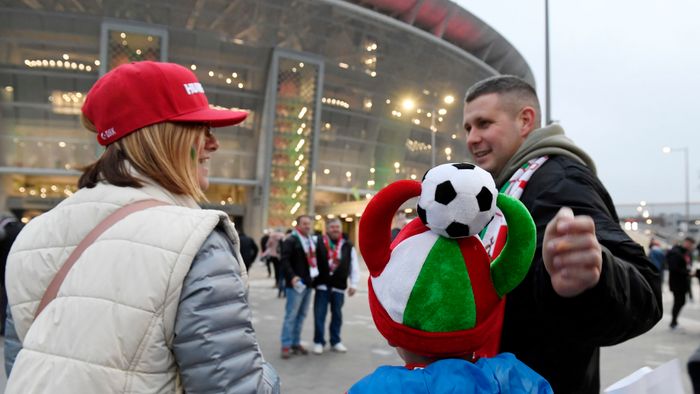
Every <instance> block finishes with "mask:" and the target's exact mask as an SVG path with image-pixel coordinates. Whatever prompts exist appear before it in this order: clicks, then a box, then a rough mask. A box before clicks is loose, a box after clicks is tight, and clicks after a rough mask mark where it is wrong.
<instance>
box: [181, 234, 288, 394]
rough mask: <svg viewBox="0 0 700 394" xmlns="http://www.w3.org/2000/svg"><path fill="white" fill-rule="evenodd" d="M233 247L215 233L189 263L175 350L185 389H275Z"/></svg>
mask: <svg viewBox="0 0 700 394" xmlns="http://www.w3.org/2000/svg"><path fill="white" fill-rule="evenodd" d="M234 256H235V255H234V253H233V245H232V244H231V243H230V241H229V240H228V238H226V237H225V236H224V235H223V234H222V233H220V232H219V230H218V229H217V230H215V231H213V232H212V233H211V234H210V235H209V237H208V238H207V240H206V241H205V242H204V244H203V245H202V247H201V249H200V250H199V252H197V255H196V256H195V258H194V261H193V262H192V267H191V268H190V271H189V273H188V274H187V277H186V278H185V281H184V283H183V287H182V294H181V295H180V305H179V306H178V310H177V316H176V319H175V338H174V340H173V352H174V354H175V361H176V362H177V364H178V366H179V368H180V375H181V378H182V383H183V386H184V389H185V392H186V393H188V394H193V393H202V394H205V393H279V387H280V382H279V377H278V376H277V372H276V371H275V369H274V368H273V367H272V366H271V365H270V364H268V363H266V362H265V360H264V359H263V356H262V353H261V351H260V347H259V345H258V341H257V338H256V337H255V331H254V330H253V325H252V323H251V319H252V315H251V310H250V307H249V306H248V301H247V297H246V288H245V284H244V283H243V281H242V280H241V271H240V266H239V263H238V262H237V261H236V258H235V257H234Z"/></svg>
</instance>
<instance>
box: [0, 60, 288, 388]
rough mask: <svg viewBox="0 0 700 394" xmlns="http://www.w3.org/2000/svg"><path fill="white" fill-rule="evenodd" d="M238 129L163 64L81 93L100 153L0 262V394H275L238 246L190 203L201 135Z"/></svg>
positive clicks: (184, 76) (237, 115)
mask: <svg viewBox="0 0 700 394" xmlns="http://www.w3.org/2000/svg"><path fill="white" fill-rule="evenodd" d="M245 117H246V113H245V112H240V111H230V110H217V109H212V108H210V107H209V103H208V101H207V98H206V96H205V93H204V89H203V87H202V85H201V84H200V83H199V82H198V81H197V78H196V77H195V75H194V74H193V73H192V72H191V71H190V70H189V69H187V68H185V67H182V66H180V65H177V64H173V63H158V62H150V61H145V62H136V63H130V64H124V65H121V66H119V67H117V68H115V69H113V70H111V71H110V72H108V73H107V74H105V75H104V76H103V77H102V78H100V79H99V80H98V81H97V82H96V83H95V85H94V86H93V87H92V88H91V89H90V91H89V92H88V94H87V99H86V100H85V104H84V105H83V107H82V118H81V120H82V122H83V124H84V125H85V127H86V128H87V129H88V130H90V131H92V132H95V133H96V134H97V141H98V142H99V143H100V144H101V145H102V146H104V147H105V150H104V152H103V153H102V155H101V156H100V157H99V158H98V159H97V161H96V162H94V163H92V164H90V165H89V166H87V167H86V168H85V170H84V171H83V174H82V175H81V177H80V179H79V181H78V187H79V190H78V191H77V192H76V193H75V194H73V195H72V196H70V197H68V198H67V199H65V200H64V201H62V202H61V203H60V204H59V205H58V206H56V207H55V208H54V209H52V210H50V211H49V212H47V213H45V214H43V215H41V216H38V217H37V218H35V219H34V220H32V221H31V222H29V224H27V225H26V226H25V228H24V230H23V231H22V232H21V233H20V234H19V236H18V237H17V240H16V241H15V245H14V246H13V248H12V250H11V252H10V256H9V258H8V263H7V273H6V274H7V284H8V289H7V290H8V298H9V305H10V310H11V316H9V319H8V326H9V327H11V330H8V331H11V332H12V333H13V334H16V335H12V336H11V337H8V338H6V341H10V342H12V341H15V344H17V343H20V344H21V350H19V354H18V356H17V358H16V361H15V362H14V365H12V366H10V367H11V372H10V376H9V379H8V382H7V387H6V391H5V392H6V393H7V394H13V393H22V394H32V393H55V392H59V391H60V392H64V393H105V392H108V393H183V392H188V393H192V392H216V393H277V392H279V378H278V376H277V374H276V372H275V370H274V368H272V366H271V365H270V364H268V363H267V362H265V359H264V358H263V355H262V352H261V351H260V346H259V345H258V341H257V338H256V335H255V330H254V328H253V325H252V322H251V320H252V317H251V310H250V306H249V304H248V301H247V295H248V286H247V278H248V277H247V274H246V270H245V265H243V261H242V259H241V255H240V253H239V239H238V234H237V233H236V230H235V228H234V226H233V224H232V223H231V221H230V220H229V218H228V215H226V214H225V213H224V212H220V211H215V210H203V209H201V208H200V207H199V206H198V204H197V203H198V202H200V201H206V197H205V195H204V190H206V189H207V187H208V186H209V168H210V161H211V158H212V156H213V155H214V153H215V152H216V151H217V149H218V148H219V143H218V140H217V138H216V136H215V135H214V133H213V131H212V127H223V126H230V125H235V124H238V123H240V122H241V121H243V120H244V119H245ZM76 245H77V246H76ZM6 343H7V342H6Z"/></svg>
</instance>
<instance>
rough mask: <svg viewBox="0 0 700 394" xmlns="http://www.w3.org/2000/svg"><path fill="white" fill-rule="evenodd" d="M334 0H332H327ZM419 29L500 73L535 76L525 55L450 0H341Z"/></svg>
mask: <svg viewBox="0 0 700 394" xmlns="http://www.w3.org/2000/svg"><path fill="white" fill-rule="evenodd" d="M330 2H334V1H330ZM344 2H348V3H353V4H357V5H360V6H362V7H364V8H368V9H371V10H373V11H376V12H379V13H382V14H384V15H387V16H389V17H391V18H394V19H396V20H398V21H401V22H403V23H405V24H407V25H410V26H413V27H415V28H418V29H420V30H423V31H425V32H427V33H429V34H431V35H433V36H435V37H437V38H439V39H441V40H444V41H446V42H448V43H450V44H452V45H454V46H456V47H458V48H461V49H462V50H464V51H466V52H468V53H470V54H471V55H472V56H474V57H476V58H477V59H479V60H480V61H482V62H484V63H485V64H487V65H488V66H489V67H491V68H492V69H494V70H495V71H496V72H498V73H500V74H512V75H517V76H519V77H521V78H524V79H525V80H527V81H528V82H530V83H531V84H533V86H534V85H535V79H534V76H533V74H532V70H530V67H529V66H528V64H527V62H526V61H525V59H524V58H523V57H522V55H521V54H520V53H519V52H518V50H517V49H515V47H513V45H511V44H510V43H509V42H508V41H507V40H506V39H505V38H503V36H501V35H500V34H499V33H498V32H497V31H496V30H494V29H493V28H492V27H491V26H489V25H487V24H486V23H484V22H483V21H482V20H481V19H479V18H477V17H476V16H474V15H473V14H472V13H470V12H469V11H467V10H465V9H464V8H462V7H461V6H459V5H457V4H455V3H454V2H452V1H450V0H345V1H344Z"/></svg>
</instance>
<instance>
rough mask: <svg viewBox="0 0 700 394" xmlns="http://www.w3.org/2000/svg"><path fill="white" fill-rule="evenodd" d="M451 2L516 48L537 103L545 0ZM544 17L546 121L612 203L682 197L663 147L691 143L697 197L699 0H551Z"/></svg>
mask: <svg viewBox="0 0 700 394" xmlns="http://www.w3.org/2000/svg"><path fill="white" fill-rule="evenodd" d="M454 1H456V2H457V3H458V4H460V5H462V6H463V7H464V8H465V9H467V10H469V11H470V12H472V13H473V14H475V15H476V16H478V17H479V18H481V19H482V20H484V21H485V22H486V23H488V24H489V25H491V26H492V27H494V28H495V29H496V30H497V31H499V32H500V33H501V34H502V35H503V36H504V37H505V38H506V39H507V40H508V41H510V42H511V43H512V44H513V45H514V46H515V47H516V48H517V49H518V51H520V53H521V54H522V55H523V56H524V57H525V59H526V60H527V62H528V64H529V65H530V68H531V69H532V70H533V73H534V74H535V78H536V80H537V84H538V86H537V89H538V92H539V95H540V99H541V100H543V98H544V96H545V94H544V92H545V90H544V85H545V77H544V75H545V74H544V0H454ZM549 15H550V59H551V74H550V75H551V77H550V78H551V84H552V88H551V97H552V118H553V119H555V120H558V121H559V122H560V124H561V125H562V126H563V127H564V129H565V130H566V133H567V135H568V136H569V137H570V138H572V139H573V140H574V141H575V142H576V143H577V144H578V145H579V146H581V147H582V148H584V149H585V150H586V151H587V152H588V153H589V154H590V155H591V156H592V157H593V159H594V160H595V162H596V165H597V167H598V175H599V177H600V178H601V179H602V181H603V183H604V184H605V186H606V187H607V189H608V191H609V192H610V194H611V195H612V197H613V200H614V201H615V203H616V204H625V203H630V204H638V203H639V202H640V201H641V200H646V201H649V202H657V203H658V202H679V203H680V202H683V201H685V183H684V182H685V181H684V179H685V172H684V162H683V153H682V152H674V153H671V154H667V155H665V154H663V153H662V151H661V148H662V147H663V146H670V147H673V148H680V147H688V148H689V152H690V155H689V158H690V167H689V177H690V201H691V202H694V201H700V171H698V169H699V167H700V166H699V164H700V144H698V141H700V124H699V123H700V111H699V110H698V107H699V106H700V100H699V99H698V98H697V97H698V94H700V47H699V46H698V44H699V43H700V22H698V18H699V17H700V2H698V1H697V0H667V1H663V0H655V1H654V0H637V1H633V0H614V1H605V0H589V1H556V0H552V1H550V4H549ZM543 108H544V106H543ZM692 211H696V210H695V209H692Z"/></svg>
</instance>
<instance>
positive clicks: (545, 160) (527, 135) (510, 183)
mask: <svg viewBox="0 0 700 394" xmlns="http://www.w3.org/2000/svg"><path fill="white" fill-rule="evenodd" d="M540 119H541V115H540V109H539V103H538V99H537V94H536V92H535V90H534V88H533V87H532V86H531V85H529V84H528V83H527V82H525V81H523V80H522V79H520V78H518V77H514V76H508V75H502V76H496V77H492V78H489V79H486V80H483V81H481V82H478V83H477V84H475V85H474V86H472V87H471V88H470V89H469V91H468V92H467V95H466V99H465V104H464V128H465V130H466V131H467V148H468V150H469V152H470V153H471V155H472V157H473V159H474V161H475V164H477V165H478V166H480V167H481V168H483V169H485V170H487V171H488V172H490V173H491V175H493V177H494V178H495V180H496V187H497V188H499V190H501V192H503V193H505V194H507V195H510V196H512V197H516V198H519V199H520V201H521V202H522V203H523V204H524V205H525V206H526V207H527V208H528V210H529V211H530V213H531V214H532V217H533V219H534V221H535V225H536V227H537V235H538V237H537V248H536V250H535V257H534V259H533V262H532V265H531V266H530V270H529V272H528V274H527V276H526V277H525V279H524V280H523V281H522V282H521V283H520V285H518V287H516V289H515V290H514V291H513V292H511V293H510V294H508V298H507V302H506V306H505V318H504V322H503V334H502V337H501V338H502V339H501V351H503V352H512V353H514V354H515V356H516V357H517V358H518V359H519V360H521V361H523V362H524V363H525V364H526V365H528V366H530V367H531V368H532V369H534V370H535V371H536V372H538V373H539V374H541V375H542V376H543V377H544V378H545V379H547V380H548V381H549V382H550V383H551V385H552V388H553V389H554V392H555V393H598V392H599V391H600V372H599V369H600V368H599V364H600V361H599V359H600V354H599V349H600V347H601V346H611V345H615V344H618V343H621V342H624V341H626V340H628V339H630V338H633V337H635V336H637V335H640V334H642V333H644V332H646V331H648V330H649V329H651V328H652V327H653V326H654V325H655V324H656V322H658V321H659V320H660V319H661V315H662V304H661V286H660V281H659V272H658V270H657V269H656V268H655V267H654V266H653V265H652V263H651V262H650V261H649V259H648V258H647V257H646V255H645V253H644V249H643V248H642V247H641V246H640V245H639V244H637V243H635V242H634V241H632V240H631V239H630V238H629V237H628V236H627V235H626V234H625V232H624V231H623V230H622V229H621V228H620V225H619V222H618V216H617V214H616V212H615V206H614V204H613V202H612V200H611V198H610V195H609V194H608V192H607V191H606V190H605V187H603V185H602V184H601V182H600V180H599V179H598V177H597V176H596V172H595V165H594V163H593V161H592V160H591V158H590V157H589V156H588V155H587V154H586V153H585V152H584V151H583V150H581V149H580V148H579V147H577V146H576V145H575V144H574V143H573V142H572V141H571V140H570V139H568V138H567V137H566V136H565V135H564V130H563V129H562V128H561V127H560V126H559V125H557V124H551V125H548V126H546V127H543V128H542V127H541V126H540V124H541V121H540ZM506 234H507V223H505V220H501V219H500V218H499V216H498V215H497V216H496V217H495V218H494V220H493V221H492V222H491V223H490V224H489V226H488V227H487V229H486V230H485V233H483V242H484V245H485V246H486V247H487V250H489V253H490V254H491V255H492V256H495V255H496V254H498V253H499V252H500V248H502V247H503V244H504V242H505V239H506Z"/></svg>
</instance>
